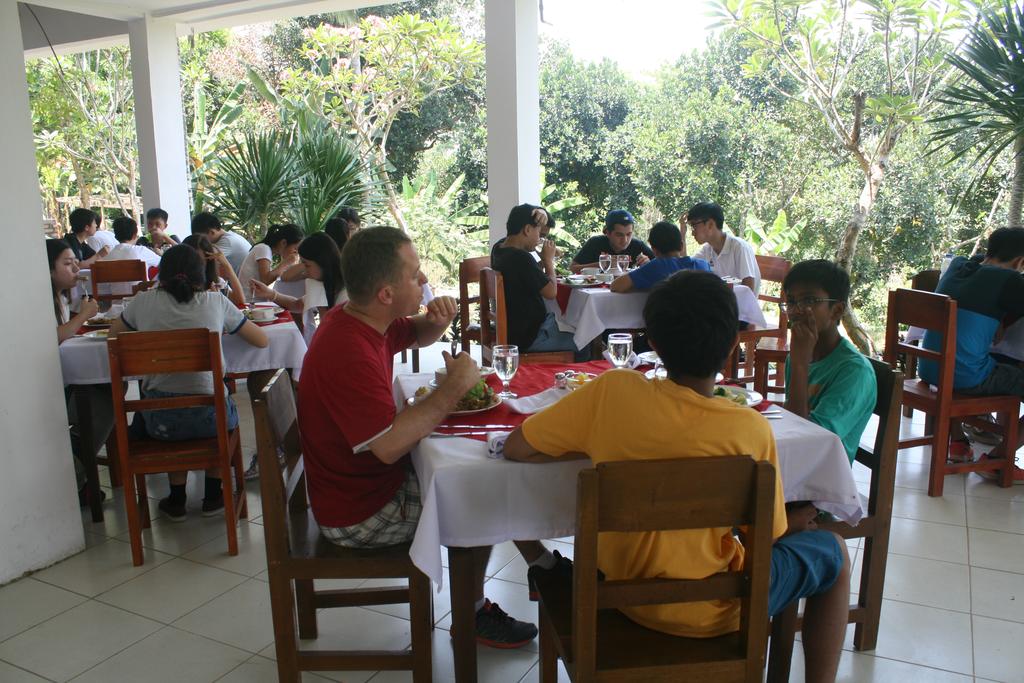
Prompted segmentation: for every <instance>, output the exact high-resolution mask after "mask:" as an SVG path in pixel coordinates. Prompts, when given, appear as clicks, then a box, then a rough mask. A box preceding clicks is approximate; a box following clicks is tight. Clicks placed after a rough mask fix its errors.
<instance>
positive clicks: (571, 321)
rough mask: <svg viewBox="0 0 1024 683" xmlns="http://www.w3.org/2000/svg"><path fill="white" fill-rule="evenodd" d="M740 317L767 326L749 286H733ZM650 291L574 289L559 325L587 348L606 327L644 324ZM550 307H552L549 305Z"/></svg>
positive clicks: (580, 344)
mask: <svg viewBox="0 0 1024 683" xmlns="http://www.w3.org/2000/svg"><path fill="white" fill-rule="evenodd" d="M733 293H735V295H736V304H737V306H738V308H739V315H740V320H742V321H743V322H745V323H749V324H751V325H756V326H757V327H767V326H768V321H767V320H765V317H764V312H763V311H762V310H761V307H760V306H759V305H758V302H757V297H756V296H754V292H753V291H752V290H751V289H750V288H749V287H747V286H746V285H734V286H733ZM646 302H647V292H627V293H625V294H617V293H615V292H613V291H611V290H610V289H605V288H603V287H595V288H582V289H575V290H573V292H572V294H570V295H569V304H568V305H567V306H566V307H565V314H564V315H562V316H560V317H559V320H558V323H559V325H558V327H559V329H561V330H562V331H563V332H572V333H573V340H574V341H575V342H576V348H578V349H584V348H586V347H587V345H589V344H590V342H591V341H593V340H594V339H595V338H597V337H598V336H600V335H601V334H602V333H603V332H604V331H605V330H630V329H640V328H642V327H645V325H644V304H645V303H646ZM549 310H550V307H549Z"/></svg>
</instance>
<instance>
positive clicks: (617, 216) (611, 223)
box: [569, 209, 654, 273]
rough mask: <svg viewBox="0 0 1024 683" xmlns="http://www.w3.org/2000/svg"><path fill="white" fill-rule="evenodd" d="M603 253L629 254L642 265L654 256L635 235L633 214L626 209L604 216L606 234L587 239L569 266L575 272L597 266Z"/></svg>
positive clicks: (610, 212)
mask: <svg viewBox="0 0 1024 683" xmlns="http://www.w3.org/2000/svg"><path fill="white" fill-rule="evenodd" d="M601 254H611V255H612V256H622V255H625V256H629V258H630V260H631V261H632V262H633V264H634V265H637V266H642V265H643V264H645V263H647V262H648V261H650V260H651V259H652V258H654V252H653V251H651V250H650V248H649V247H648V246H647V245H646V244H644V243H643V242H642V241H641V240H638V239H635V238H634V237H633V216H632V215H631V214H630V213H629V211H626V210H625V209H615V210H614V211H609V212H608V215H607V216H605V218H604V234H603V235H597V236H596V237H591V238H590V239H589V240H587V241H586V243H585V244H584V245H583V246H582V247H581V248H580V251H579V253H578V254H576V258H574V259H573V260H572V263H571V264H570V266H569V268H570V269H572V272H574V273H578V272H580V271H581V270H583V269H584V268H596V267H597V264H598V259H599V258H600V257H601Z"/></svg>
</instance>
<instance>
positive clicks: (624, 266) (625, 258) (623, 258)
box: [615, 254, 629, 273]
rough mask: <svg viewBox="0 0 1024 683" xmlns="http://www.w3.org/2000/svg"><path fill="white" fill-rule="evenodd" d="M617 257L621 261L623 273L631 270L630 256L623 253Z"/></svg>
mask: <svg viewBox="0 0 1024 683" xmlns="http://www.w3.org/2000/svg"><path fill="white" fill-rule="evenodd" d="M615 259H616V260H617V261H618V263H619V270H621V271H622V272H623V273H625V272H628V271H629V256H627V255H625V254H623V255H621V256H616V257H615Z"/></svg>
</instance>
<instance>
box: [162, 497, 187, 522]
mask: <svg viewBox="0 0 1024 683" xmlns="http://www.w3.org/2000/svg"><path fill="white" fill-rule="evenodd" d="M157 507H158V508H160V512H162V513H164V514H165V515H166V516H167V519H169V520H171V521H172V522H184V521H185V517H186V515H185V502H184V501H182V502H181V504H180V505H175V504H174V503H172V502H171V497H170V496H168V497H166V498H161V499H160V502H159V503H157Z"/></svg>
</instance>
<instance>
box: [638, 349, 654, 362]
mask: <svg viewBox="0 0 1024 683" xmlns="http://www.w3.org/2000/svg"><path fill="white" fill-rule="evenodd" d="M637 358H639V359H640V362H641V363H643V364H644V365H654V364H655V363H657V362H658V354H657V353H656V352H654V351H644V352H643V353H641V354H639V355H637Z"/></svg>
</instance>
